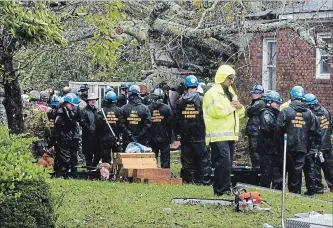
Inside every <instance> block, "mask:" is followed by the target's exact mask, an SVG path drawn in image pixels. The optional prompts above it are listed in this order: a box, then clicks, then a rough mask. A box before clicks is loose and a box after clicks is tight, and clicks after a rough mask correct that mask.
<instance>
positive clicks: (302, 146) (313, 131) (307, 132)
mask: <svg viewBox="0 0 333 228" xmlns="http://www.w3.org/2000/svg"><path fill="white" fill-rule="evenodd" d="M277 127H278V130H279V132H280V133H281V137H283V136H282V134H283V133H287V135H288V142H287V150H288V151H294V152H303V153H307V150H308V143H309V142H308V139H309V138H311V137H312V138H313V140H314V141H313V142H314V143H313V148H312V149H315V150H318V149H319V147H320V143H321V136H320V129H319V128H318V124H317V120H316V117H315V115H314V114H313V113H312V112H311V111H310V109H308V108H307V105H306V104H303V103H301V102H299V101H292V102H291V103H290V105H289V107H288V108H285V109H283V110H282V111H281V112H280V114H279V116H278V120H277Z"/></svg>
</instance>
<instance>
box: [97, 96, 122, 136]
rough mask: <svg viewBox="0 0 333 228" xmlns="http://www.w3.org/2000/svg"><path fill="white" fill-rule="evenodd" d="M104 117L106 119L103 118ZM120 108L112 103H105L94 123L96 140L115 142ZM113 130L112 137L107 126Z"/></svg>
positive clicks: (118, 130)
mask: <svg viewBox="0 0 333 228" xmlns="http://www.w3.org/2000/svg"><path fill="white" fill-rule="evenodd" d="M102 110H103V111H104V115H105V117H106V119H105V117H104V115H103V112H102ZM120 117H121V113H120V108H119V107H118V106H117V105H116V104H114V103H111V104H110V103H105V107H104V108H103V109H101V110H98V112H97V122H96V129H97V130H96V131H97V138H98V139H99V140H100V141H101V142H106V141H108V140H115V138H119V132H120ZM107 123H109V125H110V127H111V128H112V130H113V133H114V134H115V136H113V134H112V132H111V130H110V128H109V126H108V124H107Z"/></svg>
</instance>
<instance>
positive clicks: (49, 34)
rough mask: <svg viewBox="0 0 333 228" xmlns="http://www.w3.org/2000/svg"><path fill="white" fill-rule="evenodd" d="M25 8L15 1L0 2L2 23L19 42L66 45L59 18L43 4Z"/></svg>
mask: <svg viewBox="0 0 333 228" xmlns="http://www.w3.org/2000/svg"><path fill="white" fill-rule="evenodd" d="M32 5H33V6H32V7H24V6H23V5H22V4H20V3H16V2H14V1H2V2H0V23H1V24H3V25H4V26H5V28H7V30H8V31H9V33H10V34H11V35H12V36H13V37H15V38H17V39H18V40H21V41H24V42H28V43H32V44H34V43H55V44H57V45H61V46H63V45H66V44H67V41H66V40H65V39H64V37H63V31H62V29H63V28H62V26H61V25H60V21H59V19H58V18H57V16H56V15H55V14H54V13H52V12H51V11H49V10H48V9H47V8H46V7H45V5H44V3H43V2H41V1H37V2H34V3H33V4H32Z"/></svg>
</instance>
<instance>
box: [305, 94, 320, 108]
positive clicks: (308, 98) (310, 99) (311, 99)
mask: <svg viewBox="0 0 333 228" xmlns="http://www.w3.org/2000/svg"><path fill="white" fill-rule="evenodd" d="M304 98H305V103H306V104H308V105H313V104H318V99H317V97H316V96H315V95H313V94H312V93H307V94H305V96H304Z"/></svg>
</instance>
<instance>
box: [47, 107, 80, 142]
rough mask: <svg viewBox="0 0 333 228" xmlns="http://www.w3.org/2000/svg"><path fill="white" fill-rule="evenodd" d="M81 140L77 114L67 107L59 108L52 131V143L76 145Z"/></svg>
mask: <svg viewBox="0 0 333 228" xmlns="http://www.w3.org/2000/svg"><path fill="white" fill-rule="evenodd" d="M79 138H80V136H79V134H78V124H77V121H76V117H75V113H74V112H73V111H70V110H68V109H67V108H66V107H61V108H59V109H58V110H57V115H56V118H55V121H54V128H53V129H52V131H51V140H50V141H51V142H53V143H55V142H56V143H58V144H62V145H64V144H65V145H66V144H76V143H77V142H78V141H79ZM50 146H53V145H50Z"/></svg>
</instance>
